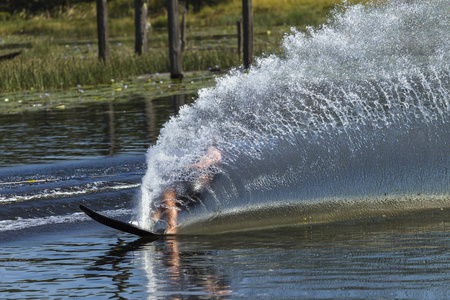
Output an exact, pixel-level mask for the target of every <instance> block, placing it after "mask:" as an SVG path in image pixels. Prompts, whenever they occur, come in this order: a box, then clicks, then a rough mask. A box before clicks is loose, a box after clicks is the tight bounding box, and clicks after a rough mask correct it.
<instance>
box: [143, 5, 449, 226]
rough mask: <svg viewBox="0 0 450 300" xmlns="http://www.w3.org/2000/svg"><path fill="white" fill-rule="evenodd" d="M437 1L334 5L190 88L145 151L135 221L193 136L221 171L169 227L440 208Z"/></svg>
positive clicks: (443, 78) (193, 143) (196, 149)
mask: <svg viewBox="0 0 450 300" xmlns="http://www.w3.org/2000/svg"><path fill="white" fill-rule="evenodd" d="M449 24H450V1H449V0H432V1H407V2H405V1H390V2H388V3H384V4H377V5H368V6H363V5H356V6H351V7H345V8H339V9H338V10H336V11H335V12H334V13H333V15H332V18H331V19H330V22H329V23H328V24H327V25H324V26H322V27H321V28H319V29H313V28H309V29H308V31H307V33H301V32H298V31H296V30H294V29H293V30H292V33H290V34H289V35H287V36H286V37H285V39H284V42H283V46H282V47H283V49H284V51H283V55H281V56H275V55H271V56H268V57H265V58H261V59H259V60H258V61H257V63H256V66H255V67H253V68H252V69H251V70H250V71H249V72H248V73H242V72H241V71H239V70H233V71H231V72H230V73H229V74H228V75H227V76H225V77H223V78H220V79H218V80H217V84H216V87H214V88H209V89H202V90H200V91H199V97H198V99H197V100H196V102H195V103H194V104H193V105H191V106H185V107H183V108H182V109H181V110H180V113H179V115H178V116H177V117H174V118H172V119H171V120H170V121H169V122H167V123H166V124H165V126H164V128H163V130H162V131H161V133H160V136H159V138H158V142H157V144H156V145H155V146H153V147H151V148H150V149H149V151H148V170H147V173H146V176H145V177H144V179H143V184H142V199H141V203H140V207H139V218H138V222H139V226H141V227H143V228H146V229H152V226H153V223H152V221H151V211H152V210H154V209H155V208H156V207H157V206H158V205H159V204H160V203H159V201H158V199H159V195H160V193H161V192H162V189H163V188H164V187H165V186H167V184H168V182H167V181H170V180H173V178H172V179H171V178H170V176H167V174H172V173H174V172H176V171H177V170H179V169H180V168H182V167H183V166H186V165H189V164H192V163H195V162H196V161H197V160H198V159H199V157H200V156H201V154H202V151H203V149H204V148H205V147H206V145H209V144H211V143H213V142H214V143H215V144H217V146H218V148H220V149H221V150H222V151H224V157H225V160H224V162H223V165H222V174H221V175H220V176H219V178H218V180H217V181H216V182H214V184H213V185H212V186H211V188H210V189H209V190H208V192H207V193H205V195H204V196H203V199H202V200H203V201H202V204H201V205H199V206H198V207H197V208H195V209H192V210H190V211H189V212H185V213H182V214H181V216H180V219H179V225H180V228H179V232H182V233H183V232H184V233H212V232H221V231H228V230H241V229H248V228H260V227H265V226H281V225H292V224H309V223H320V222H330V221H339V220H346V219H355V218H364V217H374V216H380V215H385V214H396V213H402V212H407V211H412V210H419V209H428V208H448V207H449V206H450V196H449V182H450V175H449V172H448V169H449V167H450V147H449V141H450V125H449V124H450V123H449V117H450V102H449V87H450V79H449V74H450V68H449V62H450V57H449V55H450V39H449V32H450V25H449Z"/></svg>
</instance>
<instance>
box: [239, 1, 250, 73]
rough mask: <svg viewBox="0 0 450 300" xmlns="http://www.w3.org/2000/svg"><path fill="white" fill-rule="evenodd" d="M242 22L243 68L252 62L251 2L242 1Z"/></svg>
mask: <svg viewBox="0 0 450 300" xmlns="http://www.w3.org/2000/svg"><path fill="white" fill-rule="evenodd" d="M242 14H243V16H242V21H243V27H244V67H245V68H246V69H248V68H250V65H251V64H252V62H253V13H252V0H242Z"/></svg>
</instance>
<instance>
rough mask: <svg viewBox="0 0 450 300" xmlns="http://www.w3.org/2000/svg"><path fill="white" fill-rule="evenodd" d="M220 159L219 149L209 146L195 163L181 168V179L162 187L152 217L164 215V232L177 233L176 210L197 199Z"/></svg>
mask: <svg viewBox="0 0 450 300" xmlns="http://www.w3.org/2000/svg"><path fill="white" fill-rule="evenodd" d="M221 161H222V153H221V152H220V150H218V149H217V148H216V147H214V146H210V147H209V148H208V150H207V151H206V153H205V154H204V155H203V156H202V157H201V158H200V160H199V161H198V162H197V163H195V164H192V165H188V166H186V167H185V168H183V170H182V172H180V173H183V174H184V175H185V176H183V179H181V180H178V181H175V182H173V183H172V184H170V185H169V186H168V187H166V188H165V189H164V191H163V192H162V194H161V197H162V199H161V204H160V206H159V209H158V210H157V211H156V212H155V213H154V215H153V218H154V219H156V220H158V221H159V220H161V219H162V218H163V217H165V219H166V221H167V228H166V230H165V233H166V234H175V233H177V224H178V223H177V219H178V211H180V210H181V209H185V208H187V207H189V206H191V205H193V204H195V203H196V202H198V201H199V198H200V196H201V195H202V193H203V192H204V190H205V189H206V188H207V187H208V186H209V185H210V183H211V182H212V181H213V179H214V178H215V175H217V173H218V170H217V166H218V165H219V164H220V162H221ZM186 173H189V174H186ZM186 175H187V176H186ZM186 177H188V178H189V179H186Z"/></svg>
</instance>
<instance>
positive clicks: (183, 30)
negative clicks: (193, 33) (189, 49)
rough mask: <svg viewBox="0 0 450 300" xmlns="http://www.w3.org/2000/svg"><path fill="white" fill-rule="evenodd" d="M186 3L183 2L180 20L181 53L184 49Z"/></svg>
mask: <svg viewBox="0 0 450 300" xmlns="http://www.w3.org/2000/svg"><path fill="white" fill-rule="evenodd" d="M186 13H187V8H186V1H184V2H183V17H182V18H181V51H184V49H185V48H186Z"/></svg>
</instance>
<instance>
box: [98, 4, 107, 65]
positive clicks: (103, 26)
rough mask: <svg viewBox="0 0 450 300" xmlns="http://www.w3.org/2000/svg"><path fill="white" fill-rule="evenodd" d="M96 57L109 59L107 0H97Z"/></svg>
mask: <svg viewBox="0 0 450 300" xmlns="http://www.w3.org/2000/svg"><path fill="white" fill-rule="evenodd" d="M97 32H98V58H99V59H100V60H102V61H107V60H109V38H108V9H107V0H97Z"/></svg>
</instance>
